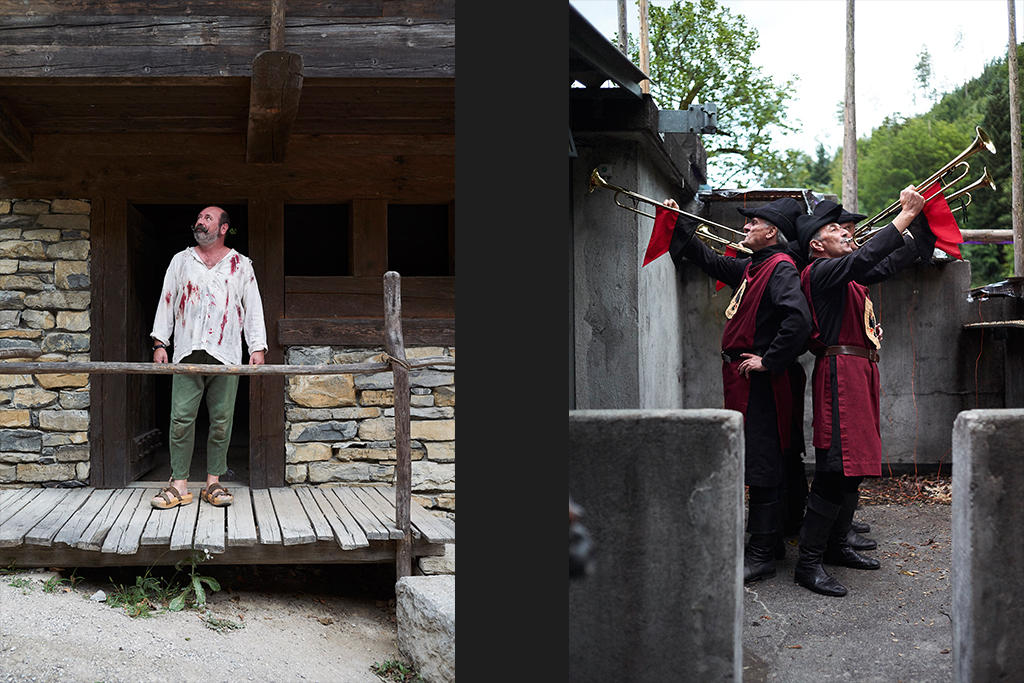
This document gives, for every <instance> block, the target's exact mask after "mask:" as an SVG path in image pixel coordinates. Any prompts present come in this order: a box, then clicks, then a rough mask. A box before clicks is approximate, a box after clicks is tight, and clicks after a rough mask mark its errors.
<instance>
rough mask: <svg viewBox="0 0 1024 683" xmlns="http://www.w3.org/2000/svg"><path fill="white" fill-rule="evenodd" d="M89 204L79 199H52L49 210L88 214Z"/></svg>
mask: <svg viewBox="0 0 1024 683" xmlns="http://www.w3.org/2000/svg"><path fill="white" fill-rule="evenodd" d="M89 206H90V204H89V202H87V201H83V200H81V199H54V200H53V201H52V202H51V203H50V211H52V212H53V213H77V214H88V213H89Z"/></svg>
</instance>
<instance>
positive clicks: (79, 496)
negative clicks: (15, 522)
mask: <svg viewBox="0 0 1024 683" xmlns="http://www.w3.org/2000/svg"><path fill="white" fill-rule="evenodd" d="M92 492H93V489H91V488H77V489H71V492H70V493H68V495H67V497H65V498H64V500H62V501H61V503H60V505H58V506H57V507H55V508H54V509H53V510H52V511H51V512H50V514H48V515H46V517H44V518H43V519H42V520H41V521H40V522H39V523H38V524H36V525H35V526H34V527H32V530H31V531H29V532H28V533H27V534H25V543H30V544H32V545H47V546H48V545H50V544H52V543H53V537H54V536H56V535H57V532H58V531H60V529H61V527H63V526H64V524H65V523H67V521H68V520H69V519H71V517H72V515H74V514H75V512H77V511H78V509H79V508H80V507H81V506H82V504H83V503H85V501H86V500H88V498H89V495H90V494H92Z"/></svg>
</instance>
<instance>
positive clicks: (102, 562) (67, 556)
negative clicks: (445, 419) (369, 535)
mask: <svg viewBox="0 0 1024 683" xmlns="http://www.w3.org/2000/svg"><path fill="white" fill-rule="evenodd" d="M394 545H395V542H394V541H387V542H384V541H377V542H375V543H373V544H371V545H370V546H368V547H366V548H358V549H356V550H342V549H341V548H339V547H338V544H337V543H335V542H334V541H320V542H318V543H308V544H306V545H291V546H284V545H256V546H251V547H247V548H228V549H227V550H226V551H225V552H223V553H219V554H214V555H211V556H210V557H209V559H207V560H206V561H205V562H206V563H209V564H217V565H232V564H329V563H330V564H359V563H367V562H373V563H379V562H391V561H393V560H394V557H395V548H394ZM444 551H445V547H444V545H441V544H416V545H414V546H413V555H414V556H415V557H437V556H441V555H444ZM193 552H194V551H192V550H191V549H189V550H176V551H168V550H167V548H161V547H156V546H142V547H140V548H139V552H138V553H136V554H135V555H134V556H132V557H131V563H132V564H133V565H139V566H157V565H160V566H173V565H174V564H175V563H176V562H180V561H182V560H188V559H189V558H190V557H191V556H192V553H193ZM0 558H2V559H3V560H4V566H6V565H7V564H8V563H10V562H13V563H14V564H15V566H18V567H111V566H124V564H125V562H126V558H125V556H124V555H117V554H114V553H97V552H92V551H90V550H78V549H75V548H64V547H59V548H58V547H53V548H43V547H40V546H36V545H22V546H19V547H17V548H11V549H9V550H6V551H3V554H2V555H0Z"/></svg>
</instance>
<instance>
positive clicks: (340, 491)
mask: <svg viewBox="0 0 1024 683" xmlns="http://www.w3.org/2000/svg"><path fill="white" fill-rule="evenodd" d="M330 490H331V491H332V492H333V493H334V495H336V496H337V497H338V499H339V500H341V502H342V503H343V504H344V505H345V508H346V509H347V510H348V511H349V513H350V514H351V515H352V517H353V518H354V519H355V520H356V522H357V523H358V524H359V526H360V527H361V528H362V530H363V533H365V534H366V538H367V539H368V540H370V541H386V540H390V539H391V533H390V532H389V531H388V529H387V527H385V526H384V525H383V524H381V523H380V521H378V520H377V517H376V516H375V515H374V514H373V513H372V512H370V511H369V510H368V509H367V507H366V505H364V504H363V501H361V500H359V498H358V497H356V495H355V494H354V493H352V491H351V490H350V489H349V487H347V486H337V487H334V488H332V489H330Z"/></svg>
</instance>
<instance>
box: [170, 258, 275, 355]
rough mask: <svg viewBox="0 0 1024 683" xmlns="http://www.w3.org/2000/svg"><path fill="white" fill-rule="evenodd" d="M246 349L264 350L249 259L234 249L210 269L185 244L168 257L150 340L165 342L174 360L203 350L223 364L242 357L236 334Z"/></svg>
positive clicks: (259, 304)
mask: <svg viewBox="0 0 1024 683" xmlns="http://www.w3.org/2000/svg"><path fill="white" fill-rule="evenodd" d="M243 333H244V334H245V343H246V344H247V345H248V347H249V353H250V354H251V353H252V352H253V351H266V350H267V330H266V327H265V325H264V323H263V301H262V300H261V299H260V290H259V288H258V287H257V285H256V273H255V272H254V271H253V268H252V261H251V260H250V259H249V258H248V257H246V256H242V255H241V254H239V253H238V252H236V251H235V250H234V249H231V250H230V251H228V253H227V255H226V256H225V257H224V258H222V259H221V260H220V261H218V262H217V265H215V266H214V267H213V268H207V267H206V264H205V263H203V260H202V259H201V258H200V257H199V254H197V253H196V251H195V249H194V248H192V247H188V248H187V249H185V250H184V251H179V252H178V253H177V254H175V255H174V258H172V259H171V263H170V265H168V266H167V273H166V274H165V275H164V286H163V289H162V290H161V293H160V302H159V303H158V304H157V308H156V318H155V319H154V321H153V332H152V333H151V334H150V336H151V337H153V338H154V339H157V340H160V341H163V342H171V341H172V339H171V338H172V337H173V338H174V339H173V344H172V346H173V348H174V356H173V357H172V359H171V361H172V362H174V363H178V362H180V361H181V359H182V358H184V357H185V356H187V355H188V354H190V353H192V352H193V351H200V350H201V351H206V352H207V353H208V354H210V355H211V356H213V357H214V358H216V359H217V360H219V361H220V362H222V363H225V364H227V365H240V364H241V362H242V334H243Z"/></svg>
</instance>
